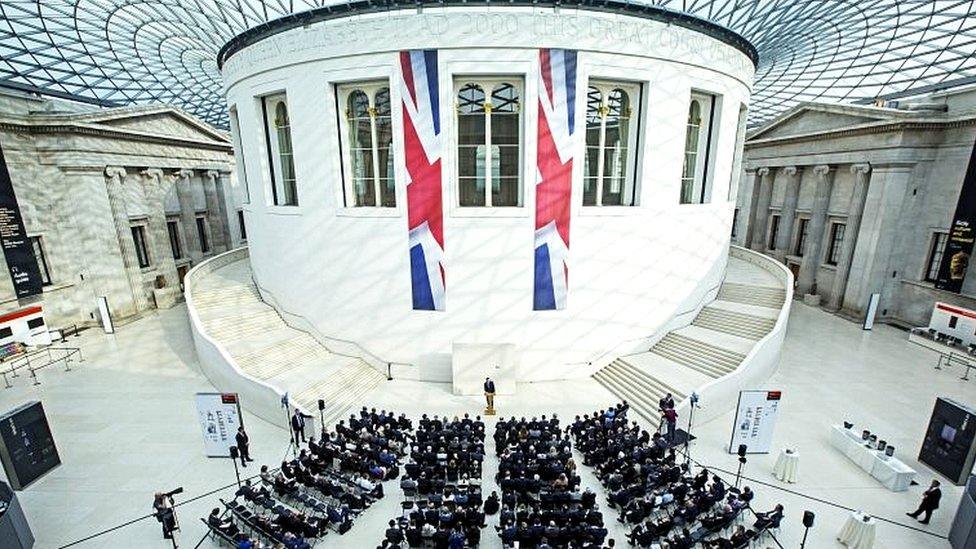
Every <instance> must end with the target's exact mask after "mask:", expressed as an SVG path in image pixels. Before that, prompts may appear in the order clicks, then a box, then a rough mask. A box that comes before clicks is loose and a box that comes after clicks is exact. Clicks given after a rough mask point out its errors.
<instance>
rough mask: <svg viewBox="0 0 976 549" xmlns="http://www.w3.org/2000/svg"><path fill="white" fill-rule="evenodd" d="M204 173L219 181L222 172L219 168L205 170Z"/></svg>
mask: <svg viewBox="0 0 976 549" xmlns="http://www.w3.org/2000/svg"><path fill="white" fill-rule="evenodd" d="M203 175H205V176H207V177H209V178H210V179H211V180H213V181H217V180H218V179H220V176H221V175H222V174H221V173H220V172H219V171H218V170H207V171H205V172H203Z"/></svg>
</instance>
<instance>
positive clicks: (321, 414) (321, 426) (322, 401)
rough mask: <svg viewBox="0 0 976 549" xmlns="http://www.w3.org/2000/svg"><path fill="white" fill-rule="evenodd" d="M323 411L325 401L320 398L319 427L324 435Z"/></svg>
mask: <svg viewBox="0 0 976 549" xmlns="http://www.w3.org/2000/svg"><path fill="white" fill-rule="evenodd" d="M323 410H325V401H324V400H322V399H321V398H320V399H319V427H320V428H321V429H322V432H323V433H325V414H324V413H323ZM319 438H322V437H319Z"/></svg>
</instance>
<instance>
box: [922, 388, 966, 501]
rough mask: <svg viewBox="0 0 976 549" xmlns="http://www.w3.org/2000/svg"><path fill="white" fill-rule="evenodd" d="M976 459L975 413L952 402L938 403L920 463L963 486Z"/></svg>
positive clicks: (923, 445)
mask: <svg viewBox="0 0 976 549" xmlns="http://www.w3.org/2000/svg"><path fill="white" fill-rule="evenodd" d="M974 459H976V410H973V409H972V408H969V407H967V406H965V405H963V404H960V403H958V402H956V401H954V400H952V399H948V398H939V399H937V400H936V401H935V408H933V410H932V418H931V419H930V420H929V428H928V429H927V430H926V431H925V440H924V441H922V449H921V451H919V454H918V460H919V461H920V462H922V463H924V464H926V465H928V466H929V467H931V468H933V469H935V470H936V471H938V472H939V473H940V474H942V475H944V476H945V477H947V478H948V479H950V480H952V482H953V483H955V484H957V485H960V486H961V485H962V484H964V483H965V482H966V479H967V478H969V474H970V472H971V471H972V470H973V461H974Z"/></svg>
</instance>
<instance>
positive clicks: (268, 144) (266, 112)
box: [258, 91, 300, 208]
mask: <svg viewBox="0 0 976 549" xmlns="http://www.w3.org/2000/svg"><path fill="white" fill-rule="evenodd" d="M258 101H259V103H260V106H261V119H262V123H263V126H264V145H265V149H266V152H267V155H268V174H269V177H270V182H271V205H272V206H277V207H283V208H297V207H298V206H299V204H300V201H299V199H298V171H297V167H296V164H295V140H294V136H293V135H292V132H291V126H292V124H291V120H292V118H293V113H292V110H291V107H290V106H289V104H288V94H287V93H285V92H284V91H279V92H274V93H269V94H266V95H262V96H259V97H258ZM269 103H271V106H272V107H273V108H271V109H269V108H268V107H269ZM279 104H283V105H284V106H285V114H286V115H287V117H288V125H287V126H285V127H286V128H287V132H286V133H287V135H288V140H289V142H290V145H291V151H290V152H289V153H285V154H287V155H288V157H289V159H290V164H291V171H292V176H293V178H292V179H291V181H292V185H291V188H290V189H289V186H288V184H287V181H288V180H286V179H285V177H284V168H283V166H282V153H281V143H280V142H279V139H278V137H279V133H278V132H279V129H280V128H278V127H277V126H276V125H273V124H272V122H273V120H274V116H275V113H274V111H275V110H277V106H278V105H279ZM272 130H273V131H274V135H272ZM279 185H280V187H281V188H280V189H279ZM289 190H290V191H291V194H292V199H293V200H292V201H289V200H288V194H289V193H288V191H289Z"/></svg>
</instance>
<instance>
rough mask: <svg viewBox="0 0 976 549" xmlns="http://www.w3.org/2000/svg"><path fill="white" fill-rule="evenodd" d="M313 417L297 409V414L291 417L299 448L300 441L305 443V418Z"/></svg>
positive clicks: (296, 444)
mask: <svg viewBox="0 0 976 549" xmlns="http://www.w3.org/2000/svg"><path fill="white" fill-rule="evenodd" d="M306 417H312V416H306V415H305V414H303V413H302V411H301V410H299V409H298V408H297V407H296V408H295V413H294V414H292V416H291V430H292V431H293V432H294V433H295V446H298V444H299V440H301V442H305V418H306Z"/></svg>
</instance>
